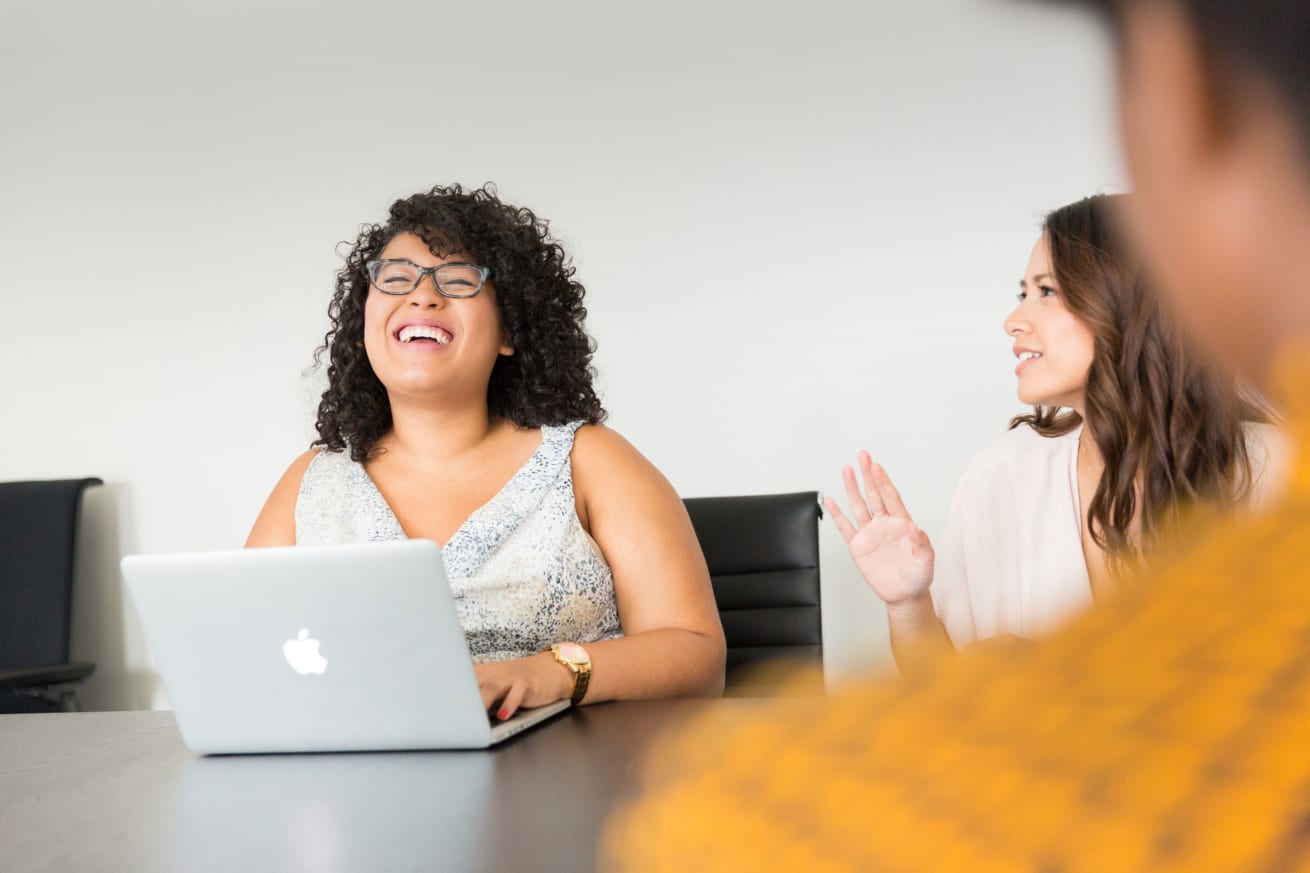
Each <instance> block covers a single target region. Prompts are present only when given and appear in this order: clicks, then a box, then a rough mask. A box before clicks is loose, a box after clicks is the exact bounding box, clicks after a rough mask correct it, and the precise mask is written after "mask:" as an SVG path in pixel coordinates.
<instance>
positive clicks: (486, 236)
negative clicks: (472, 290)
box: [313, 183, 606, 463]
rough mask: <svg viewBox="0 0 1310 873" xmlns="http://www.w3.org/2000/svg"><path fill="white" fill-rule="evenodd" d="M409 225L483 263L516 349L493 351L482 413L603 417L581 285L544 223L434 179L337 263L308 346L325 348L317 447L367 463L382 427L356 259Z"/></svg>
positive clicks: (546, 421)
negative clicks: (324, 321)
mask: <svg viewBox="0 0 1310 873" xmlns="http://www.w3.org/2000/svg"><path fill="white" fill-rule="evenodd" d="M403 233H412V234H415V235H416V236H418V237H419V238H420V239H422V240H423V241H424V242H425V243H427V245H428V248H429V249H430V250H431V251H432V253H433V254H434V255H435V256H437V257H439V258H444V257H447V256H449V255H451V254H454V253H456V252H459V253H463V254H465V255H467V256H468V257H469V258H471V259H472V260H473V261H475V262H476V263H478V264H481V265H483V266H485V267H488V268H489V269H490V270H491V281H492V282H494V283H495V287H496V307H497V309H498V310H499V311H500V322H501V325H502V326H503V327H504V329H505V331H506V333H507V334H508V336H509V340H510V343H511V345H512V346H513V347H514V354H513V355H510V356H504V355H502V356H501V357H500V358H498V359H497V361H496V363H495V366H494V367H493V368H492V371H491V379H490V380H489V382H488V384H487V410H488V412H489V413H490V415H491V417H492V418H504V419H508V420H509V421H512V422H514V423H515V424H516V425H518V426H519V427H525V428H528V427H541V426H543V425H560V424H564V423H566V422H570V421H577V420H582V421H586V422H589V423H592V424H596V423H599V422H602V421H604V420H605V415H606V414H605V409H604V408H603V407H602V406H601V403H600V399H599V398H598V397H597V396H596V391H595V388H594V387H593V386H592V380H593V379H594V378H595V375H596V371H595V368H593V367H592V365H591V358H592V355H593V354H594V353H595V351H596V344H595V342H594V341H593V340H592V338H591V337H590V336H589V335H588V334H587V331H586V329H585V328H584V327H583V322H584V320H585V319H586V316H587V310H586V307H584V306H583V305H582V300H583V296H584V295H585V294H586V290H585V289H584V288H583V287H582V284H581V283H580V282H577V281H576V280H575V279H574V278H573V276H574V273H575V269H574V267H573V264H572V262H571V261H570V259H569V257H568V256H567V255H566V254H565V252H564V248H563V247H562V246H561V245H560V244H559V242H557V241H556V240H555V239H554V238H552V237H551V235H550V229H549V225H548V223H547V222H546V221H545V220H544V219H541V218H538V217H537V216H536V215H535V214H534V213H533V212H532V210H530V209H527V208H524V207H520V206H512V205H510V204H508V203H505V202H504V201H502V200H501V199H500V196H499V194H498V192H497V191H496V188H495V186H494V185H492V184H491V183H487V184H485V185H483V186H482V187H481V188H474V189H472V190H465V189H464V188H463V187H462V186H460V185H458V184H455V185H450V186H446V187H441V186H438V187H435V188H433V189H432V190H431V191H427V192H424V193H421V194H415V195H413V196H412V197H406V198H405V199H403V200H397V201H396V202H395V203H393V204H391V210H390V213H389V215H388V217H387V221H386V224H382V225H377V224H366V225H363V226H362V227H361V228H360V233H359V237H358V238H357V239H356V240H355V243H354V246H353V247H352V248H351V250H350V253H349V254H348V255H347V256H346V259H345V260H346V262H345V265H344V266H342V268H341V269H340V270H339V271H337V285H336V293H334V294H333V295H332V302H331V304H329V306H328V318H329V319H330V320H331V322H332V326H331V327H330V328H329V329H328V332H327V333H326V334H325V335H324V337H323V345H322V346H320V347H319V348H318V350H317V351H316V352H315V353H314V362H315V364H316V365H321V363H322V358H323V353H324V352H327V353H328V370H327V376H328V387H327V390H326V391H324V392H323V397H322V399H321V400H320V401H319V404H318V417H317V419H316V421H315V426H316V427H317V429H318V439H317V440H315V441H314V443H313V445H314V446H315V447H324V448H327V449H330V450H332V451H346V450H348V451H349V452H350V457H351V458H352V459H354V460H355V461H358V462H361V463H362V462H363V461H365V460H367V459H368V458H369V457H370V456H371V454H372V452H373V450H374V448H375V447H376V446H377V442H378V440H379V439H381V438H382V437H383V436H385V435H386V434H387V433H388V432H389V431H390V430H391V426H392V420H391V404H390V402H389V400H388V399H387V392H386V389H385V388H384V387H383V385H382V383H381V382H380V381H379V380H378V377H377V375H376V374H375V373H374V372H373V367H372V366H371V365H370V363H369V360H368V355H367V353H366V352H365V350H364V343H363V339H364V302H365V300H367V299H368V295H369V279H368V273H367V271H366V270H365V266H364V265H365V264H366V263H367V262H368V261H370V260H372V259H373V258H376V257H378V255H379V254H380V253H381V252H382V249H383V248H385V247H386V245H387V243H389V242H391V240H392V239H394V238H395V237H397V236H399V235H400V234H403Z"/></svg>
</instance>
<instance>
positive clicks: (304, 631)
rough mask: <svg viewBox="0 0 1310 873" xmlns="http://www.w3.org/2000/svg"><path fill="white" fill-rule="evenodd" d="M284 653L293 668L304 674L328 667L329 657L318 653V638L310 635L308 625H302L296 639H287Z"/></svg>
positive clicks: (283, 648) (320, 671) (283, 649)
mask: <svg viewBox="0 0 1310 873" xmlns="http://www.w3.org/2000/svg"><path fill="white" fill-rule="evenodd" d="M282 654H284V655H286V658H287V663H288V664H290V665H291V669H293V670H295V671H296V672H297V673H299V674H300V675H302V676H303V675H305V674H307V673H322V672H323V671H324V670H326V669H327V663H328V662H327V658H324V657H323V656H322V655H320V654H319V653H318V640H316V639H313V638H312V637H310V635H309V628H307V627H302V628H301V629H300V633H298V634H296V638H295V639H294V640H287V641H286V642H285V643H284V644H283V645H282Z"/></svg>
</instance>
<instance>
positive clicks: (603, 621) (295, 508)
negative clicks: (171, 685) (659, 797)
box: [246, 185, 724, 718]
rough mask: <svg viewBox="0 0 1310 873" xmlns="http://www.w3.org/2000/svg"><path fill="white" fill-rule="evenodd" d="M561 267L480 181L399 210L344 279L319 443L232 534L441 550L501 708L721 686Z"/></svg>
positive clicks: (333, 311)
mask: <svg viewBox="0 0 1310 873" xmlns="http://www.w3.org/2000/svg"><path fill="white" fill-rule="evenodd" d="M573 274H574V271H573V268H572V266H571V265H570V263H569V260H568V258H567V256H566V255H565V253H564V250H563V249H562V248H561V247H560V245H559V244H558V243H556V242H555V241H553V240H552V239H551V238H550V236H549V234H548V230H547V225H546V223H545V222H544V221H542V220H540V219H538V218H537V217H536V216H535V215H534V214H533V213H532V212H531V211H529V210H527V209H524V208H518V207H514V206H511V205H509V204H507V203H504V202H502V201H501V200H500V199H499V197H498V196H497V194H496V192H495V190H494V189H493V188H491V187H490V186H486V187H483V188H480V189H475V190H471V191H466V190H464V189H462V188H461V187H460V186H458V185H455V186H451V187H448V188H434V189H432V190H431V191H429V192H427V193H422V194H416V195H414V196H412V197H409V198H406V199H404V200H399V201H397V202H396V203H394V204H392V207H391V211H390V216H389V218H388V220H387V222H386V223H385V224H383V225H372V226H366V227H365V228H364V230H363V232H362V233H361V234H360V236H359V239H358V240H357V241H356V243H355V246H354V248H353V250H352V251H351V252H350V255H349V256H348V257H347V259H346V264H345V266H344V267H343V268H342V269H341V271H340V272H339V273H338V276H337V286H336V294H335V295H334V296H333V298H332V303H331V306H330V307H329V316H330V317H331V323H332V324H331V329H330V330H329V331H328V334H327V336H326V337H325V339H324V348H323V349H322V350H320V351H327V352H328V355H329V360H330V365H329V367H328V383H329V384H328V388H327V390H326V391H325V392H324V394H323V398H322V401H321V402H320V404H319V408H318V421H317V427H318V440H317V441H316V442H315V443H314V448H311V450H310V451H308V452H306V453H305V454H303V455H301V456H300V457H299V458H297V459H296V460H295V461H294V462H293V463H292V464H291V467H290V469H288V470H287V472H286V474H285V475H284V476H283V477H282V479H281V481H280V482H279V483H278V484H277V487H276V488H275V489H274V491H273V493H272V495H271V496H270V497H269V499H268V502H267V503H266V504H265V506H264V509H263V511H262V512H261V513H260V515H259V518H258V520H257V521H256V522H255V526H254V529H253V530H252V531H251V533H250V538H249V540H248V541H247V543H246V545H247V546H277V545H293V544H300V545H322V544H337V543H353V542H378V541H387V540H400V539H405V538H417V537H421V538H426V539H431V540H433V541H435V542H437V543H438V544H439V545H441V547H442V557H443V560H444V562H445V565H446V572H447V575H448V577H449V580H450V586H451V588H452V590H453V592H454V595H455V601H456V604H457V606H458V610H459V616H460V621H461V623H462V625H463V628H464V633H465V636H466V638H467V641H468V645H469V651H470V654H471V655H472V657H473V660H474V662H475V670H476V672H477V677H478V682H479V685H480V686H481V688H482V695H483V702H484V704H485V705H486V706H487V707H488V709H489V710H491V711H494V712H495V713H496V714H497V715H498V716H499V717H500V718H508V717H510V716H511V715H513V713H514V711H515V710H516V709H518V708H519V707H536V706H543V705H545V704H549V703H552V702H554V701H556V700H561V699H566V698H570V697H572V698H574V699H575V702H583V703H593V702H597V701H602V700H611V699H617V698H641V697H672V696H690V695H716V694H718V693H720V692H721V690H722V687H723V670H724V641H723V631H722V628H721V627H720V625H719V618H718V613H717V611H716V609H715V604H714V597H713V594H712V593H711V590H710V583H709V575H708V572H707V571H706V568H705V560H704V558H703V557H702V555H701V552H700V548H699V546H698V544H697V541H696V536H695V533H694V532H693V531H692V528H691V523H690V521H689V520H688V518H687V514H686V511H685V510H684V509H683V506H682V502H681V501H680V500H679V499H678V496H677V494H676V493H675V492H674V490H673V488H672V487H671V486H670V485H669V483H668V482H667V481H666V480H665V479H664V477H663V476H662V475H661V474H660V473H659V471H658V470H656V469H655V468H654V467H653V466H652V465H651V464H650V463H649V462H648V461H646V459H645V458H643V457H642V456H641V455H640V454H639V453H638V452H637V451H636V450H635V449H634V448H633V447H632V446H631V445H629V444H628V443H627V442H626V441H624V440H623V438H622V437H620V436H619V435H618V434H616V433H614V432H613V431H611V430H609V429H607V428H605V427H604V426H602V424H601V422H602V421H603V420H604V418H605V411H604V409H603V408H602V407H601V404H600V401H599V400H598V398H597V396H596V393H595V391H594V389H593V387H592V375H593V371H592V369H591V354H592V349H593V344H592V342H591V339H590V338H589V337H588V335H587V333H586V331H585V330H584V328H583V319H584V317H585V315H586V310H585V308H584V307H583V293H584V291H583V287H582V285H580V284H579V283H578V282H577V281H575V280H574V278H573ZM587 663H589V664H590V681H589V682H588V683H579V682H577V678H576V677H577V669H576V668H582V669H586V668H585V666H584V665H585V664H587ZM583 695H585V697H583Z"/></svg>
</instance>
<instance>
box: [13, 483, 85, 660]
mask: <svg viewBox="0 0 1310 873" xmlns="http://www.w3.org/2000/svg"><path fill="white" fill-rule="evenodd" d="M100 484H103V483H102V482H101V480H99V479H67V480H59V481H50V482H0V668H17V667H42V666H46V665H49V664H62V663H65V662H67V661H68V646H69V624H70V620H71V617H72V609H73V550H74V545H75V543H76V539H77V522H78V509H79V507H80V505H81V501H82V492H83V490H85V488H86V487H87V486H88V485H100Z"/></svg>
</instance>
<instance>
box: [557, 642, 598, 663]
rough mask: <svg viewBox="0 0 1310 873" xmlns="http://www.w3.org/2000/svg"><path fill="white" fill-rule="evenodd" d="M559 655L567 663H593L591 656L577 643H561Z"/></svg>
mask: <svg viewBox="0 0 1310 873" xmlns="http://www.w3.org/2000/svg"><path fill="white" fill-rule="evenodd" d="M559 653H560V655H561V656H562V657H563V658H564V659H565V660H566V661H570V662H572V663H574V664H590V663H591V655H588V654H587V650H586V649H584V648H582V646H580V645H578V644H577V643H560V644H559Z"/></svg>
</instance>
